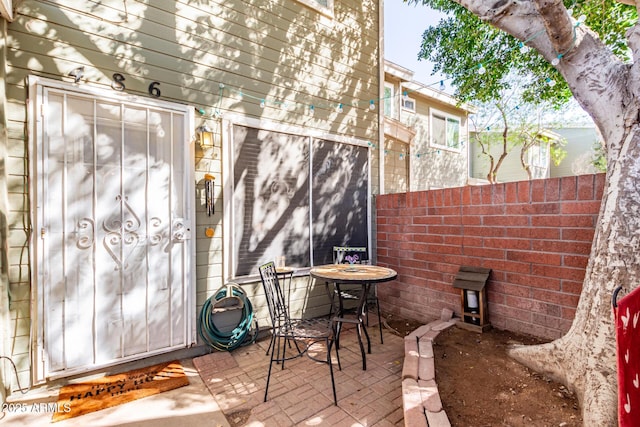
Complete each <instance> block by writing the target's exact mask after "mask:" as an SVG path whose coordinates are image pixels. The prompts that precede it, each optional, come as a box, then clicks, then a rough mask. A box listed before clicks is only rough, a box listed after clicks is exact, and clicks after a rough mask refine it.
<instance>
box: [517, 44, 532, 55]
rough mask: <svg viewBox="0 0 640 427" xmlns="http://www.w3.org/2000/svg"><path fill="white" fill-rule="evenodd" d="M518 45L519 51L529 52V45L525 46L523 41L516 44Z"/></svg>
mask: <svg viewBox="0 0 640 427" xmlns="http://www.w3.org/2000/svg"><path fill="white" fill-rule="evenodd" d="M518 46H520V53H522V54H525V53H527V52H529V46H527V45H526V44H524V43H523V42H520V43H519V44H518Z"/></svg>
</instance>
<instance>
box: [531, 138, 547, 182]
mask: <svg viewBox="0 0 640 427" xmlns="http://www.w3.org/2000/svg"><path fill="white" fill-rule="evenodd" d="M543 156H544V157H543ZM543 159H544V161H545V162H544V164H542V162H541V160H543ZM527 160H528V162H529V168H530V169H531V174H532V178H533V179H542V178H546V176H547V173H548V171H549V163H550V162H551V144H550V143H545V142H539V143H538V144H534V145H533V146H531V147H530V148H529V149H528V150H527Z"/></svg>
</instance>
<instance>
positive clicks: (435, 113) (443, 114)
mask: <svg viewBox="0 0 640 427" xmlns="http://www.w3.org/2000/svg"><path fill="white" fill-rule="evenodd" d="M434 116H437V117H438V118H441V119H444V124H445V136H444V138H445V143H444V144H440V143H438V142H437V141H435V139H434V132H433V127H434V126H433V120H434ZM449 121H455V122H457V123H458V141H457V144H456V146H450V145H448V142H449V136H448V135H447V133H448V131H449V127H448V126H447V125H448V124H449ZM462 133H463V127H462V117H460V116H456V115H455V114H450V113H446V112H444V111H441V110H437V109H435V108H431V109H430V111H429V145H430V146H431V147H434V148H438V149H441V150H447V151H452V152H455V153H461V152H462Z"/></svg>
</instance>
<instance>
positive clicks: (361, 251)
mask: <svg viewBox="0 0 640 427" xmlns="http://www.w3.org/2000/svg"><path fill="white" fill-rule="evenodd" d="M333 263H334V264H345V263H350V264H369V257H368V255H367V248H366V247H362V246H334V247H333ZM335 285H336V289H335V292H336V295H337V296H338V304H339V307H340V311H344V307H343V302H344V301H349V300H353V301H358V295H357V293H358V291H359V288H358V290H353V289H348V290H346V289H343V288H341V287H340V284H339V283H336V284H335ZM371 305H375V306H376V310H377V312H378V328H379V330H380V344H384V341H383V339H382V317H381V316H380V304H379V301H378V292H377V291H376V285H375V284H372V285H371V286H370V288H369V294H368V295H366V300H365V304H364V307H363V311H364V313H362V314H364V315H365V316H366V317H367V326H369V306H371Z"/></svg>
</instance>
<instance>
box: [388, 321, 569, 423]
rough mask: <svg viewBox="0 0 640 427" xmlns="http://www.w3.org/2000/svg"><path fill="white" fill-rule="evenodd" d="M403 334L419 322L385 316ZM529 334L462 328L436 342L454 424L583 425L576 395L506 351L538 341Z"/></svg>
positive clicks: (442, 391) (441, 389) (445, 397)
mask: <svg viewBox="0 0 640 427" xmlns="http://www.w3.org/2000/svg"><path fill="white" fill-rule="evenodd" d="M386 323H387V325H388V326H389V327H390V328H392V329H393V330H395V331H396V333H398V334H399V335H401V336H404V335H407V334H409V333H411V332H412V331H414V330H415V329H416V328H417V327H419V326H421V323H418V322H414V321H409V320H405V319H399V318H393V317H392V316H388V317H387V322H386ZM541 342H542V341H540V340H538V339H536V338H533V337H529V336H526V335H520V334H515V333H511V332H506V331H499V330H496V329H491V330H490V331H488V332H485V333H476V332H471V331H467V330H464V329H461V328H458V327H452V328H449V329H447V330H445V331H443V332H441V333H440V334H439V335H438V337H437V338H436V340H435V342H434V348H433V350H434V357H435V365H436V382H437V383H438V390H439V392H440V397H441V399H442V404H443V406H444V409H445V411H446V412H447V415H448V417H449V420H450V422H451V425H452V426H453V427H456V426H460V427H468V426H474V427H483V426H509V427H521V426H522V427H524V426H526V427H538V426H540V427H543V426H560V427H573V426H576V427H577V426H582V417H581V414H580V410H579V408H578V401H577V399H576V397H575V396H574V395H573V394H572V393H570V392H569V391H568V390H567V389H566V388H565V387H564V386H563V385H561V384H558V383H555V382H553V381H551V380H549V379H547V378H545V377H543V376H541V375H539V374H537V373H535V372H533V371H531V370H529V369H527V368H526V367H524V366H522V365H520V364H519V363H517V362H515V361H514V360H513V359H511V358H509V356H508V355H507V348H508V347H509V346H510V345H512V344H527V345H532V344H539V343H541Z"/></svg>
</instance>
